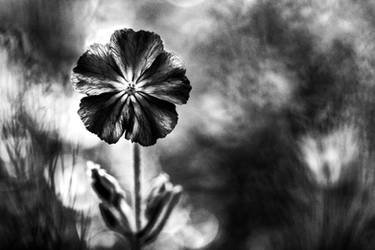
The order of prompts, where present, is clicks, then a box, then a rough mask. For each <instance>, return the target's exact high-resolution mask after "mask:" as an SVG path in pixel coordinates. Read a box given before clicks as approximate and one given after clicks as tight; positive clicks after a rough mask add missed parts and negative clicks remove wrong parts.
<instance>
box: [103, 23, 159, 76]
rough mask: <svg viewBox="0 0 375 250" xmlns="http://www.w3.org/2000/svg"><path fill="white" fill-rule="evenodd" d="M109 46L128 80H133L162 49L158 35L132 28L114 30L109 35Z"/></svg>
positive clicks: (148, 65)
mask: <svg viewBox="0 0 375 250" xmlns="http://www.w3.org/2000/svg"><path fill="white" fill-rule="evenodd" d="M110 47H111V50H112V53H113V57H114V59H115V61H116V63H117V65H118V66H119V68H120V69H121V72H122V74H123V75H124V77H125V79H126V80H127V81H128V82H135V81H136V80H137V79H138V77H139V76H140V75H142V74H143V72H144V71H145V70H146V69H148V68H149V67H150V66H151V64H152V63H153V62H154V60H155V58H156V57H157V56H158V55H159V54H160V53H161V52H162V51H163V49H164V48H163V42H162V40H161V39H160V36H159V35H157V34H155V33H153V32H149V31H144V30H141V31H138V32H135V31H134V30H132V29H122V30H116V31H115V32H114V33H113V35H112V37H111V42H110Z"/></svg>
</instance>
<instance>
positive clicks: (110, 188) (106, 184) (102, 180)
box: [87, 161, 124, 207]
mask: <svg viewBox="0 0 375 250" xmlns="http://www.w3.org/2000/svg"><path fill="white" fill-rule="evenodd" d="M87 166H88V168H89V169H90V171H91V180H92V182H91V186H92V188H93V190H94V191H95V193H96V194H97V195H98V197H99V198H100V199H101V200H102V201H103V202H105V203H108V204H110V205H113V206H115V207H118V206H119V201H120V199H121V198H123V197H124V191H123V190H122V188H121V187H120V184H119V183H118V182H117V180H116V179H115V178H114V177H113V176H111V175H109V174H108V173H107V172H106V171H105V170H104V169H102V168H100V166H99V165H97V164H94V163H93V162H90V161H89V162H87Z"/></svg>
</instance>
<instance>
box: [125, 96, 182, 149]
mask: <svg viewBox="0 0 375 250" xmlns="http://www.w3.org/2000/svg"><path fill="white" fill-rule="evenodd" d="M130 100H131V103H132V107H133V110H134V120H133V121H132V124H130V125H131V126H129V129H128V130H127V131H126V133H125V137H126V139H130V140H131V141H133V142H138V143H139V144H141V145H143V146H150V145H153V144H155V143H156V140H157V139H158V138H163V137H165V136H166V135H167V134H169V133H170V132H171V131H172V130H173V129H174V127H175V126H176V124H177V119H178V115H177V112H176V106H175V105H174V104H172V103H169V102H166V101H163V100H159V99H157V98H154V97H151V96H147V95H144V94H140V93H136V94H135V95H134V96H131V97H130Z"/></svg>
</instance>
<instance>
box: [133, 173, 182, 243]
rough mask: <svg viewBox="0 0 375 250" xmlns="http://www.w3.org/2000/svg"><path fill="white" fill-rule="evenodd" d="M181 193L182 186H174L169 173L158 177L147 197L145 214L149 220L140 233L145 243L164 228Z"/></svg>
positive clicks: (150, 240)
mask: <svg viewBox="0 0 375 250" xmlns="http://www.w3.org/2000/svg"><path fill="white" fill-rule="evenodd" d="M181 193H182V187H181V186H173V184H172V183H170V182H169V177H168V176H167V175H165V174H163V175H160V176H159V177H157V178H156V180H155V182H154V185H153V188H152V190H151V192H150V194H149V196H148V199H147V205H146V211H145V215H146V218H147V219H148V222H147V225H146V227H145V228H144V229H143V230H142V231H141V233H140V238H141V239H142V241H143V242H144V243H150V242H152V240H153V239H154V238H155V237H156V236H157V235H158V234H159V233H160V231H161V230H162V229H163V227H164V225H165V223H166V221H167V220H168V218H169V215H170V214H171V212H172V210H173V208H174V207H175V205H176V204H177V202H178V201H179V198H180V196H181Z"/></svg>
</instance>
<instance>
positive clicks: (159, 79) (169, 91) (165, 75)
mask: <svg viewBox="0 0 375 250" xmlns="http://www.w3.org/2000/svg"><path fill="white" fill-rule="evenodd" d="M185 73H186V69H185V67H184V65H183V63H182V61H181V60H180V59H179V58H178V57H177V56H175V55H173V54H171V53H169V52H165V51H164V52H162V53H160V54H159V56H158V57H157V58H156V59H155V61H154V63H153V64H152V65H151V67H150V68H149V69H147V70H146V71H145V73H144V74H143V75H142V76H141V77H140V79H139V81H140V82H139V84H138V88H139V89H140V90H141V91H142V92H144V93H146V94H148V95H151V96H153V97H156V98H159V99H161V100H164V101H167V102H172V103H175V104H185V103H186V102H187V100H188V99H189V93H190V90H191V86H190V81H189V79H188V78H187V77H186V76H185Z"/></svg>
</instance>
